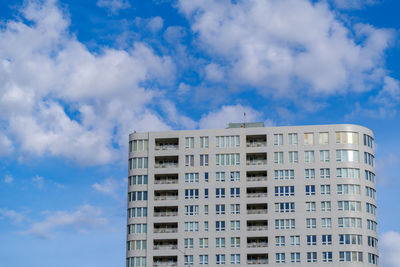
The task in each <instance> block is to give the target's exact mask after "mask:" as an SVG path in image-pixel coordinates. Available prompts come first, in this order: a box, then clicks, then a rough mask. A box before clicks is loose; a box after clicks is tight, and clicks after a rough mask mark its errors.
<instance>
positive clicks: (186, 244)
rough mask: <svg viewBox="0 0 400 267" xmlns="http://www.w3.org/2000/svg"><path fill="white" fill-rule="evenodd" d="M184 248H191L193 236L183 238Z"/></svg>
mask: <svg viewBox="0 0 400 267" xmlns="http://www.w3.org/2000/svg"><path fill="white" fill-rule="evenodd" d="M184 243H185V248H193V238H185V239H184Z"/></svg>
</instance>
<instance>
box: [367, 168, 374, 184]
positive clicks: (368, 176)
mask: <svg viewBox="0 0 400 267" xmlns="http://www.w3.org/2000/svg"><path fill="white" fill-rule="evenodd" d="M365 180H367V181H370V182H373V183H375V174H374V173H373V172H370V171H367V170H366V171H365Z"/></svg>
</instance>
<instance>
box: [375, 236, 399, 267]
mask: <svg viewBox="0 0 400 267" xmlns="http://www.w3.org/2000/svg"><path fill="white" fill-rule="evenodd" d="M379 242H380V257H379V259H380V265H381V266H382V267H400V233H398V232H394V231H389V232H385V233H383V234H382V235H381V238H380V240H379Z"/></svg>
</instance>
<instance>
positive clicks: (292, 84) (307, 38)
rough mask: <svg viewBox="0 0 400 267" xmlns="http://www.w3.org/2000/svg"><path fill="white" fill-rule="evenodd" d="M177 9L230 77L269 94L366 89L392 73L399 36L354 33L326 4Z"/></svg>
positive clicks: (194, 4) (367, 30) (294, 0)
mask: <svg viewBox="0 0 400 267" xmlns="http://www.w3.org/2000/svg"><path fill="white" fill-rule="evenodd" d="M178 7H179V10H180V11H181V12H182V13H183V14H184V15H186V16H187V17H188V19H189V20H190V22H191V28H192V30H193V31H194V33H195V34H196V35H197V36H198V41H197V42H196V43H197V44H199V46H200V47H201V48H202V49H203V50H204V51H206V52H208V53H209V55H211V56H213V57H217V58H218V59H220V60H221V61H222V60H223V61H224V66H226V67H228V68H229V70H227V71H226V73H229V75H228V76H227V77H226V78H225V80H226V81H227V82H228V83H231V84H236V85H246V86H251V87H256V88H258V89H259V92H261V93H262V94H264V95H271V94H272V95H278V96H283V97H285V98H292V99H296V100H297V98H296V97H297V96H298V95H304V94H305V93H308V94H318V95H329V94H335V93H344V92H347V91H348V90H352V91H357V92H360V91H365V90H370V89H371V87H372V86H374V85H377V84H379V83H380V81H381V79H382V78H383V76H384V75H385V66H384V52H385V49H386V48H387V47H388V45H389V42H390V41H391V39H392V37H393V34H392V32H391V31H389V30H384V29H377V28H374V27H372V26H370V25H365V24H356V25H354V26H352V27H351V29H350V28H347V26H345V25H344V24H343V23H342V22H341V21H340V20H339V19H338V18H337V17H336V16H335V13H334V11H332V10H331V9H330V8H329V5H328V4H327V3H324V2H317V3H311V2H310V1H306V0H282V1H263V0H249V1H216V0H206V1H204V0H180V1H179V2H178ZM301 88H309V89H301Z"/></svg>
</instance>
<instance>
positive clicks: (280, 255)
mask: <svg viewBox="0 0 400 267" xmlns="http://www.w3.org/2000/svg"><path fill="white" fill-rule="evenodd" d="M275 257H276V260H275V263H285V253H276V254H275Z"/></svg>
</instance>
